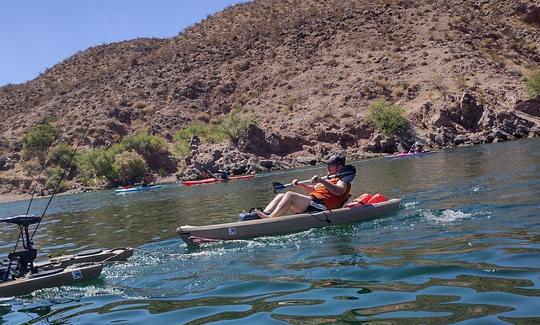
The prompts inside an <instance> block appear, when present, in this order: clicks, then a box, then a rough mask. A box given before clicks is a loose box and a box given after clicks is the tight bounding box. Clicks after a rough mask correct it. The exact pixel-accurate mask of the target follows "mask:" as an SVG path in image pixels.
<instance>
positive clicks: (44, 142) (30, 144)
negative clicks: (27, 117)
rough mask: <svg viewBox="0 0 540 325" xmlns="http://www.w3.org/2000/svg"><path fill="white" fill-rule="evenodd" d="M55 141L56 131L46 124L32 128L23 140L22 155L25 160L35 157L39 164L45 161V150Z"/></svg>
mask: <svg viewBox="0 0 540 325" xmlns="http://www.w3.org/2000/svg"><path fill="white" fill-rule="evenodd" d="M55 139H56V130H55V129H54V127H53V126H52V125H50V124H48V123H44V124H39V125H37V126H36V127H34V128H33V129H32V130H30V132H28V134H27V135H25V136H24V138H23V155H24V156H25V158H26V159H29V158H34V157H37V158H38V159H39V160H40V162H41V163H43V162H44V161H45V154H46V153H47V149H48V148H49V147H50V146H51V144H53V142H54V140H55Z"/></svg>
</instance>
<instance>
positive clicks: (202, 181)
mask: <svg viewBox="0 0 540 325" xmlns="http://www.w3.org/2000/svg"><path fill="white" fill-rule="evenodd" d="M254 177H255V175H242V176H229V178H227V179H222V178H217V177H212V178H205V179H199V180H195V181H182V185H185V186H192V185H199V184H209V183H217V182H226V181H234V180H240V179H250V178H254Z"/></svg>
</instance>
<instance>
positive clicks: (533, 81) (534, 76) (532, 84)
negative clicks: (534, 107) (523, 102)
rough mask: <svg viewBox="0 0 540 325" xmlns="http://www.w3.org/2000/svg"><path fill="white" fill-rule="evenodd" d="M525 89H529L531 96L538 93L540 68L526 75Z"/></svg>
mask: <svg viewBox="0 0 540 325" xmlns="http://www.w3.org/2000/svg"><path fill="white" fill-rule="evenodd" d="M526 84H527V89H528V90H529V94H530V95H531V96H533V97H536V96H539V95H540V70H538V71H536V72H533V73H531V74H530V75H529V76H528V77H527V81H526Z"/></svg>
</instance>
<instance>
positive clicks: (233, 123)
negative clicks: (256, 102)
mask: <svg viewBox="0 0 540 325" xmlns="http://www.w3.org/2000/svg"><path fill="white" fill-rule="evenodd" d="M253 123H255V120H254V119H253V118H242V117H240V116H239V115H238V114H236V113H231V114H230V115H229V116H228V117H227V118H225V119H223V121H221V123H220V124H219V129H220V131H221V132H223V134H224V135H225V136H226V137H227V139H229V140H230V141H231V142H232V143H234V144H236V143H237V142H238V139H239V137H240V135H241V134H242V133H243V132H245V131H246V130H247V128H248V127H249V125H250V124H253Z"/></svg>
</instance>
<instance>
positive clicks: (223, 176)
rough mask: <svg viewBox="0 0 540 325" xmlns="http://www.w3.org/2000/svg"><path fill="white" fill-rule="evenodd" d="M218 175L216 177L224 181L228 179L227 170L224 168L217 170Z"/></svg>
mask: <svg viewBox="0 0 540 325" xmlns="http://www.w3.org/2000/svg"><path fill="white" fill-rule="evenodd" d="M218 173H219V175H218V176H217V177H216V178H220V179H222V180H224V181H226V180H228V179H229V172H228V171H226V170H218Z"/></svg>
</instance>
